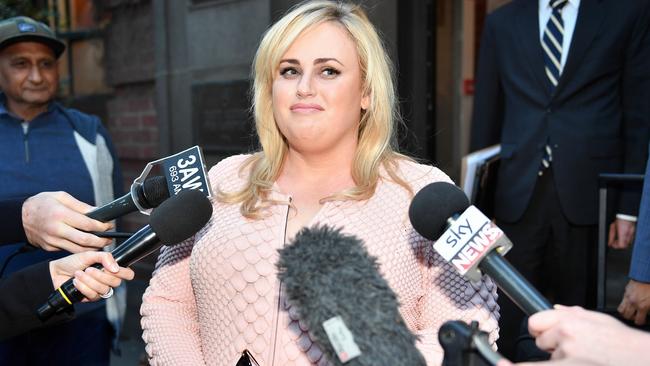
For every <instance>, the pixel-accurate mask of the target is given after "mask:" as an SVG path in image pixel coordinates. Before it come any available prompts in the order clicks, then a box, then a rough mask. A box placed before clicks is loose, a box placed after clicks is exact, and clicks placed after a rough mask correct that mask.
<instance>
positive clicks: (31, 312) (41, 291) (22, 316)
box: [0, 261, 73, 340]
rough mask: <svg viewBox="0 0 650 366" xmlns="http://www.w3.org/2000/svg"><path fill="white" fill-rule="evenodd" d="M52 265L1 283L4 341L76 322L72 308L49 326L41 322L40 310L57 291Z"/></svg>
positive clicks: (44, 264) (33, 268) (0, 316)
mask: <svg viewBox="0 0 650 366" xmlns="http://www.w3.org/2000/svg"><path fill="white" fill-rule="evenodd" d="M50 276H51V275H50V266H49V262H47V261H45V262H41V263H37V264H35V265H32V266H29V267H27V268H25V269H22V270H20V271H18V272H15V273H13V274H11V275H10V276H9V277H7V278H1V279H0V294H2V298H0V324H1V325H0V340H3V339H7V338H9V337H13V336H16V335H19V334H21V333H24V332H27V331H29V330H32V329H35V328H40V327H44V326H48V325H53V324H57V323H60V322H62V321H65V320H69V319H72V317H73V313H72V307H70V310H69V311H68V312H62V313H59V314H57V315H55V316H53V317H52V318H50V319H49V320H48V321H47V322H41V321H40V320H39V319H38V317H37V316H36V309H38V307H39V306H40V305H41V304H43V303H44V302H45V301H46V300H47V297H48V296H49V295H50V293H51V292H52V291H53V290H54V288H53V286H52V280H51V277H50Z"/></svg>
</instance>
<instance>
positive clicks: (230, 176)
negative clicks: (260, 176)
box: [208, 154, 254, 189]
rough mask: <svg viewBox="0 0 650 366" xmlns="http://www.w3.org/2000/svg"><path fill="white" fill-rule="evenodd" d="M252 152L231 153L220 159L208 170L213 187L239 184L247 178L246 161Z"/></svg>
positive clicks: (250, 157) (251, 156)
mask: <svg viewBox="0 0 650 366" xmlns="http://www.w3.org/2000/svg"><path fill="white" fill-rule="evenodd" d="M253 156H254V155H252V154H240V155H232V156H229V157H227V158H224V159H222V160H221V161H219V162H218V163H217V164H216V165H214V166H213V167H212V168H210V171H209V172H208V176H209V178H210V183H211V184H212V186H213V187H220V188H221V189H223V188H225V186H239V185H241V184H242V182H245V181H246V180H247V178H248V175H247V173H248V169H242V168H243V167H246V163H247V162H248V161H249V159H252V158H253Z"/></svg>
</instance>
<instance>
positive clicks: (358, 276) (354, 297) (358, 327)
mask: <svg viewBox="0 0 650 366" xmlns="http://www.w3.org/2000/svg"><path fill="white" fill-rule="evenodd" d="M279 253H280V259H279V261H278V263H277V267H278V277H279V278H280V280H281V281H282V283H283V286H284V288H285V291H286V296H287V300H288V303H289V304H290V305H292V306H296V308H297V310H298V314H299V316H300V319H301V320H303V321H304V322H305V323H306V325H307V327H308V329H309V334H310V336H311V337H312V338H313V339H314V341H315V342H316V343H317V344H318V345H319V346H320V348H321V349H322V350H323V352H324V354H325V355H326V356H327V358H328V360H329V361H330V362H332V363H334V364H335V365H343V363H345V365H346V366H361V365H364V366H365V365H375V366H377V365H379V366H395V365H415V366H417V365H425V364H426V362H425V360H424V358H423V357H422V354H420V352H419V351H418V349H417V348H416V347H415V341H416V337H415V335H413V334H412V333H411V332H410V331H409V329H408V328H407V327H406V324H405V323H404V320H403V319H402V316H401V314H400V313H399V311H398V302H397V299H396V296H395V293H394V292H393V291H392V289H391V288H390V287H389V286H388V283H387V282H386V280H385V279H384V278H383V277H382V276H381V275H380V274H379V271H378V264H377V259H376V258H375V257H372V256H370V255H369V254H368V252H367V251H366V249H365V247H364V246H363V243H362V242H361V240H359V239H358V238H356V237H354V236H349V235H345V234H343V233H341V230H340V229H334V228H330V227H327V226H320V227H318V226H317V227H314V228H304V229H302V230H301V231H300V232H298V234H297V235H296V237H295V239H294V240H293V242H292V243H291V244H290V245H288V246H286V247H285V248H283V249H281V250H279Z"/></svg>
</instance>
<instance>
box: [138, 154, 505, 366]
mask: <svg viewBox="0 0 650 366" xmlns="http://www.w3.org/2000/svg"><path fill="white" fill-rule="evenodd" d="M247 157H248V155H237V156H233V157H230V158H227V159H224V160H223V161H221V162H220V163H219V164H217V165H216V166H214V167H213V168H212V169H210V172H209V175H210V181H211V184H212V185H213V188H214V192H216V191H217V188H220V189H222V190H224V191H232V190H235V189H238V188H240V187H242V185H243V184H244V181H245V179H244V178H243V176H242V174H246V173H241V172H240V171H239V168H240V166H241V164H242V163H243V162H244V160H245V159H246V158H247ZM400 171H401V174H402V176H403V177H404V178H406V180H407V181H408V182H410V183H411V185H412V187H413V189H414V191H415V192H417V190H419V189H420V188H422V187H423V186H425V185H426V184H429V183H431V182H435V181H450V179H449V177H448V176H447V175H445V174H444V173H443V172H442V171H440V170H439V169H437V168H434V167H431V166H427V165H421V164H416V163H412V162H406V161H405V162H401V163H400ZM272 196H273V197H272V198H274V199H278V200H282V201H286V202H288V201H289V197H288V196H287V195H284V194H282V193H281V192H278V191H277V189H276V190H274V192H273V193H272ZM409 202H410V196H409V194H408V192H406V191H405V190H404V189H403V188H402V187H400V186H398V185H397V184H395V183H392V182H390V181H388V180H382V181H380V183H379V184H378V186H377V190H376V192H375V195H374V196H373V197H372V198H371V199H369V200H367V201H361V202H359V201H333V202H327V203H325V204H324V205H323V207H322V208H321V210H320V211H319V212H318V214H317V215H316V216H315V217H314V219H313V220H312V223H321V224H328V225H331V226H337V227H343V231H344V232H346V233H348V234H352V235H356V236H357V237H359V238H360V239H362V240H363V242H364V243H365V245H366V247H367V249H368V252H369V253H370V254H371V255H373V256H376V257H377V258H378V260H379V264H380V271H381V273H382V275H383V276H384V278H386V280H387V281H388V283H389V285H390V286H391V288H392V289H393V291H395V293H396V294H397V297H398V300H399V302H400V313H401V314H402V316H403V318H404V321H405V322H406V324H407V326H408V327H409V329H411V331H413V332H414V333H415V334H416V335H418V336H419V339H420V340H419V341H418V344H417V346H418V348H419V349H420V351H421V352H422V354H423V355H424V357H425V358H426V360H427V364H428V365H440V364H441V363H442V356H443V352H442V349H441V347H440V345H439V344H438V334H437V333H438V328H439V327H440V326H441V325H442V324H443V323H444V322H445V321H447V320H456V319H460V320H464V321H467V322H469V321H471V320H477V321H479V323H480V325H481V328H482V329H483V330H485V331H487V332H488V333H489V334H490V340H491V342H492V343H494V341H496V338H497V332H498V326H497V321H498V305H497V304H496V298H497V295H496V286H495V285H494V283H493V282H492V281H491V279H489V278H487V277H485V278H484V280H483V281H482V282H480V283H477V284H472V283H470V282H468V281H466V280H464V279H463V278H462V277H460V276H459V275H457V274H456V272H455V271H454V269H453V268H452V267H451V266H450V265H449V264H447V263H446V262H444V260H443V259H442V258H441V257H440V256H438V255H437V254H436V253H435V252H434V251H433V248H432V242H431V241H428V240H426V239H424V238H422V237H421V236H420V235H418V234H417V233H416V232H415V230H414V229H413V228H412V227H411V224H410V222H409V219H408V205H409ZM213 206H214V213H213V215H212V218H211V219H210V221H209V222H208V224H207V225H206V226H205V227H204V228H203V229H201V230H200V231H199V232H198V233H197V234H196V235H195V236H194V237H193V238H191V239H188V240H187V241H185V242H183V243H181V244H179V245H176V246H172V247H164V248H163V250H162V251H161V254H160V257H159V258H158V263H157V264H156V270H155V271H154V276H153V278H152V279H151V282H150V285H149V288H148V289H147V291H146V292H145V295H144V297H143V304H142V308H141V315H142V328H143V330H144V332H143V338H144V340H145V342H146V350H147V353H148V355H149V361H150V363H151V364H152V365H219V366H221V365H223V366H235V364H236V362H237V360H238V358H239V356H240V355H241V352H242V351H243V350H244V349H248V350H249V351H250V352H251V353H252V354H253V355H254V356H255V358H256V359H257V361H258V362H259V363H260V365H261V366H280V365H282V366H285V365H286V366H291V365H329V364H330V363H329V362H328V360H327V359H326V358H325V356H324V355H323V353H322V352H321V350H320V348H319V347H318V345H317V344H315V343H314V342H313V341H312V339H311V338H310V335H309V330H308V329H307V328H306V327H305V325H304V324H303V323H302V322H301V321H300V319H299V318H298V316H297V311H296V309H295V308H292V307H290V306H289V305H288V304H287V302H286V299H285V296H284V293H283V291H282V286H281V283H280V282H279V281H278V279H277V277H276V268H275V263H276V261H277V259H278V252H277V249H279V248H281V247H282V246H283V245H284V243H285V227H286V220H287V215H288V205H275V206H273V207H271V208H270V209H269V215H268V217H266V218H264V219H262V220H248V219H245V218H243V217H242V216H241V215H240V213H239V207H238V206H237V205H226V204H223V203H219V202H216V200H215V201H213ZM432 209H435V208H432Z"/></svg>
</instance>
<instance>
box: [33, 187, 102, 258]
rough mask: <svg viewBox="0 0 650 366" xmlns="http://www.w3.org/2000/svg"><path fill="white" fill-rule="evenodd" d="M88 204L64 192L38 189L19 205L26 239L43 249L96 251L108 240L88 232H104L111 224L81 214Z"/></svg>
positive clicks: (85, 210) (89, 207)
mask: <svg viewBox="0 0 650 366" xmlns="http://www.w3.org/2000/svg"><path fill="white" fill-rule="evenodd" d="M91 208H92V207H91V206H90V205H88V204H86V203H84V202H81V201H79V200H77V199H75V198H74V197H72V196H71V195H69V194H68V193H66V192H41V193H39V194H37V195H34V196H32V197H30V198H28V199H27V200H26V201H25V202H24V203H23V206H22V223H23V229H24V231H25V235H26V237H27V241H28V242H29V243H31V244H32V245H34V246H37V247H40V248H41V249H43V250H47V251H55V250H66V251H68V252H71V253H78V252H83V251H87V250H96V249H100V248H103V247H105V246H106V245H108V244H110V243H111V240H110V239H105V238H99V237H97V236H95V235H92V234H90V233H88V232H89V231H106V230H110V229H112V228H113V224H112V223H103V222H100V221H97V220H93V219H91V218H89V217H88V216H86V215H84V214H83V213H84V212H88V210H90V209H91Z"/></svg>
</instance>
